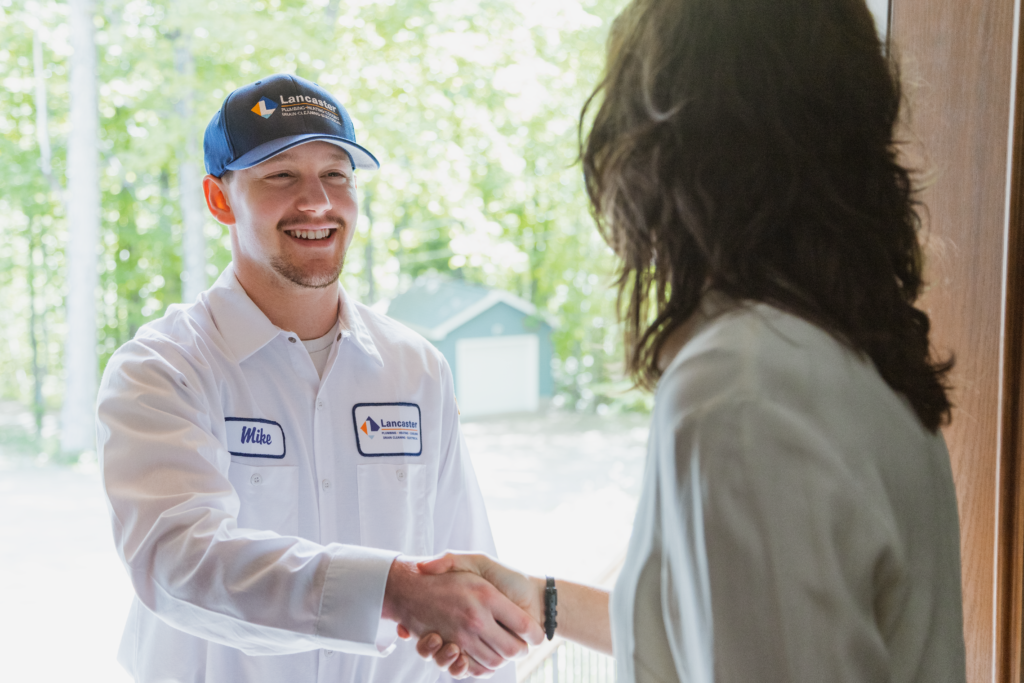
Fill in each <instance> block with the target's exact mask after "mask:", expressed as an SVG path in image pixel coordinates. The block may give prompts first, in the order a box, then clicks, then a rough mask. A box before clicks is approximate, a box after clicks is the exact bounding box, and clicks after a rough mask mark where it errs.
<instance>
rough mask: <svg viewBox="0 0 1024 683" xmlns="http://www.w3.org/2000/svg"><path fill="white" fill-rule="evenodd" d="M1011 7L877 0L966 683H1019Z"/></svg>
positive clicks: (1020, 542)
mask: <svg viewBox="0 0 1024 683" xmlns="http://www.w3.org/2000/svg"><path fill="white" fill-rule="evenodd" d="M1020 28H1021V0H890V8H889V30H888V34H887V35H888V36H889V40H890V49H891V50H892V51H893V52H894V53H895V55H896V57H897V59H898V61H899V62H900V63H901V65H902V74H903V77H904V85H905V92H906V94H907V100H908V104H909V113H910V115H909V119H908V120H907V122H906V124H905V125H906V128H905V131H906V132H908V137H909V139H910V140H911V142H912V144H911V145H910V146H911V147H914V146H915V144H916V143H920V149H918V150H911V152H910V153H909V154H908V158H909V159H911V166H913V167H915V168H917V169H918V170H923V174H922V176H921V178H922V179H923V181H924V183H923V184H924V190H923V191H922V193H921V198H922V200H923V202H924V206H925V208H924V211H923V212H922V213H923V218H924V223H925V225H924V233H923V234H924V236H925V243H926V259H927V261H926V272H925V276H926V278H927V280H928V282H929V286H930V290H929V291H928V292H927V293H926V294H925V296H924V297H923V298H922V302H921V305H922V307H923V308H924V309H925V310H926V311H927V312H928V314H929V315H930V316H931V318H932V320H933V323H934V327H933V337H932V338H933V343H934V345H935V347H936V349H937V351H938V352H939V353H940V354H945V353H948V352H953V353H954V354H955V355H956V358H957V366H958V367H957V369H955V370H954V375H953V383H954V385H956V386H955V391H954V394H953V398H954V402H955V403H956V406H957V407H956V409H955V410H954V413H953V423H952V424H951V425H950V426H949V427H948V428H947V429H946V430H945V434H946V438H947V442H948V443H949V446H950V454H951V459H952V464H953V469H954V478H955V479H956V484H957V497H958V501H959V505H960V520H961V548H962V566H963V568H964V575H963V597H964V624H965V640H966V643H967V658H968V662H967V668H968V681H970V683H983V682H984V683H990V682H992V683H1011V682H1012V683H1021V675H1022V654H1024V648H1022V638H1024V633H1022V632H1024V628H1022V621H1024V607H1022V605H1024V466H1022V453H1024V102H1022V93H1024V87H1022V82H1021V74H1022V72H1024V62H1022V61H1021V49H1020Z"/></svg>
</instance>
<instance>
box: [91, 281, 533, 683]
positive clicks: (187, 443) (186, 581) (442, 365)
mask: <svg viewBox="0 0 1024 683" xmlns="http://www.w3.org/2000/svg"><path fill="white" fill-rule="evenodd" d="M339 301H340V309H339V310H340V329H341V332H339V338H338V339H337V340H336V342H335V344H334V346H333V348H332V350H331V352H330V357H329V358H328V361H327V366H326V368H325V371H324V374H323V379H322V380H321V379H320V378H319V377H318V376H317V370H316V368H315V367H314V365H313V361H312V360H311V359H310V355H309V353H308V352H307V351H306V349H305V347H304V346H303V345H302V344H301V343H300V342H299V339H298V336H297V335H296V334H294V333H292V332H289V331H286V330H282V329H279V328H277V327H276V326H274V325H273V324H272V323H271V322H270V320H269V319H267V317H266V316H265V315H264V314H263V313H262V312H261V311H260V309H259V308H258V307H257V306H256V305H255V304H254V303H253V302H252V300H251V299H250V298H249V297H248V296H247V295H246V293H245V291H244V290H243V289H242V287H241V286H240V285H239V283H238V281H237V279H236V278H235V275H234V272H233V269H232V267H231V266H228V268H227V269H226V270H225V271H224V272H223V273H222V274H221V276H220V278H219V279H218V280H217V282H216V283H215V284H214V285H213V287H211V288H210V289H209V290H208V291H206V292H205V293H203V294H202V295H201V296H200V297H199V299H198V301H197V302H196V303H195V304H194V305H191V306H171V307H170V308H169V309H168V311H167V313H166V314H165V315H164V316H163V317H162V318H161V319H160V320H157V321H154V322H152V323H150V324H148V325H145V326H144V327H142V329H140V330H139V333H138V334H137V335H136V336H135V339H133V340H132V341H130V342H128V343H127V344H125V345H124V346H123V347H121V348H120V349H119V350H118V351H117V352H116V353H115V354H114V355H113V357H112V358H111V359H110V362H109V363H108V364H107V368H106V372H105V373H104V376H103V382H102V384H101V387H100V392H99V406H98V425H99V426H98V437H97V448H98V452H99V455H100V463H101V465H102V471H103V485H104V490H105V491H106V494H107V498H108V502H109V507H110V511H111V517H112V521H113V531H114V540H115V543H116V545H117V551H118V553H119V554H120V556H121V558H122V560H123V561H124V564H125V566H126V568H127V569H128V573H129V576H130V578H131V582H132V584H133V586H134V588H135V592H136V599H135V601H134V604H133V606H132V609H131V613H130V615H129V618H128V624H127V626H126V628H125V632H124V637H123V639H122V643H121V649H120V653H119V660H120V661H121V663H122V664H123V665H124V666H125V668H126V669H127V670H128V671H129V672H130V673H131V674H132V675H133V676H134V677H135V679H136V680H137V681H140V683H146V682H149V681H170V680H173V681H179V682H180V681H189V682H191V681H196V682H198V681H209V682H211V683H221V682H225V683H230V682H232V681H238V682H242V681H245V682H246V683H257V682H262V681H266V682H268V683H269V682H271V681H274V682H275V683H279V682H280V681H289V682H293V681H301V682H309V683H312V682H314V681H317V682H321V681H322V682H327V681H331V682H334V681H341V682H353V683H355V682H357V681H358V682H359V683H365V682H369V681H380V682H382V683H383V682H388V683H392V682H395V681H408V682H417V681H422V682H424V683H426V682H430V681H435V680H437V679H438V678H439V676H440V674H439V670H438V669H437V667H436V666H435V665H434V664H433V662H424V661H423V660H421V659H420V658H419V657H418V656H417V655H416V654H415V650H414V646H413V643H410V642H404V641H399V642H398V643H397V647H396V645H395V640H396V633H395V624H394V623H392V622H388V621H386V620H382V619H381V616H380V615H381V608H382V604H383V595H384V587H385V584H386V581H387V575H388V571H389V569H390V566H391V563H392V560H393V559H394V558H395V557H396V556H397V555H398V554H399V553H405V554H408V555H430V554H434V553H439V552H442V551H444V550H447V549H465V550H470V549H474V550H479V551H485V552H493V551H494V545H493V541H492V538H491V534H490V529H489V526H488V522H487V515H486V511H485V508H484V503H483V500H482V498H481V495H480V490H479V487H478V485H477V482H476V478H475V475H474V473H473V468H472V465H471V464H470V460H469V457H468V453H467V451H466V447H465V444H464V442H463V439H462V436H461V432H460V429H459V416H458V410H457V408H456V404H455V400H454V391H453V387H452V375H451V371H450V370H449V368H448V365H447V363H446V362H445V360H444V358H443V357H442V356H441V354H440V353H439V352H438V351H437V350H436V349H435V348H434V347H433V346H432V345H431V344H429V343H428V342H427V341H425V340H424V339H423V338H421V337H420V336H418V335H417V334H415V333H413V332H412V331H410V330H409V329H407V328H406V327H404V326H402V325H400V324H399V323H396V322H394V321H393V320H391V319H389V318H387V317H385V316H382V315H379V314H377V313H374V312H373V311H371V310H369V309H368V308H366V307H365V306H362V305H360V304H357V303H355V302H353V301H351V300H350V299H349V298H348V297H347V296H346V295H345V292H344V290H343V289H341V288H340V287H339ZM393 649H394V650H395V651H394V652H391V650H393ZM389 652H390V654H389V656H385V657H382V656H381V655H384V654H388V653H389ZM514 676H515V673H514V668H513V667H512V666H506V667H505V668H503V669H502V670H500V671H499V672H498V674H497V675H496V677H498V678H500V679H501V680H504V681H511V680H514ZM445 677H446V678H447V675H445ZM492 680H494V679H493V678H492Z"/></svg>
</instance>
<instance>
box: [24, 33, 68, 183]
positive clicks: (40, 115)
mask: <svg viewBox="0 0 1024 683" xmlns="http://www.w3.org/2000/svg"><path fill="white" fill-rule="evenodd" d="M32 71H33V75H34V76H35V86H36V142H37V143H38V144H39V168H40V170H41V171H42V172H43V176H44V177H45V178H46V182H47V183H49V184H50V189H51V190H53V193H54V194H55V195H57V197H58V199H62V198H63V194H64V191H63V189H62V188H61V186H60V183H59V182H58V181H57V178H56V176H54V175H53V166H52V165H51V163H50V160H51V158H52V157H51V153H50V112H49V106H48V105H47V103H46V79H45V78H44V76H43V41H42V38H41V37H40V36H39V28H38V27H37V28H36V30H35V34H34V35H33V36H32Z"/></svg>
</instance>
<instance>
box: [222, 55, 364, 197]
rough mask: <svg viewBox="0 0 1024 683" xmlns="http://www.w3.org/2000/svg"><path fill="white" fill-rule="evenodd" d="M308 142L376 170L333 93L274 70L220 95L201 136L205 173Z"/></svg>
mask: <svg viewBox="0 0 1024 683" xmlns="http://www.w3.org/2000/svg"><path fill="white" fill-rule="evenodd" d="M314 140H323V141H324V142H330V143H331V144H334V145H337V146H338V147H341V148H342V149H343V150H345V152H346V153H348V156H349V158H350V159H351V160H352V168H366V169H376V168H380V163H379V162H378V161H377V158H376V157H375V156H373V155H372V154H370V152H369V151H367V150H366V149H365V148H363V147H361V146H360V145H358V144H357V143H356V132H355V129H354V128H353V127H352V119H351V118H350V117H349V115H348V112H347V111H345V107H343V106H341V103H340V102H338V100H336V99H334V96H332V95H331V94H330V93H329V92H327V91H326V90H324V89H323V88H321V87H320V86H319V85H317V84H316V83H313V82H311V81H307V80H306V79H305V78H300V77H299V76H292V75H291V74H275V75H273V76H270V77H269V78H264V79H263V80H259V81H256V82H255V83H250V84H249V85H246V86H242V87H241V88H239V89H238V90H235V91H234V92H233V93H231V94H230V95H228V96H227V97H226V98H225V99H224V104H222V105H221V107H220V111H218V112H217V113H216V114H214V115H213V119H212V120H211V121H210V124H209V125H208V126H206V135H205V137H204V138H203V153H204V155H205V157H206V172H207V173H209V174H210V175H213V176H217V177H218V178H219V177H221V176H222V175H224V172H225V171H240V170H241V169H243V168H249V167H250V166H255V165H256V164H258V163H260V162H263V161H266V160H267V159H269V158H270V157H272V156H275V155H277V154H280V153H281V152H283V151H285V150H286V149H291V148H292V147H295V146H296V145H301V144H303V143H306V142H313V141H314Z"/></svg>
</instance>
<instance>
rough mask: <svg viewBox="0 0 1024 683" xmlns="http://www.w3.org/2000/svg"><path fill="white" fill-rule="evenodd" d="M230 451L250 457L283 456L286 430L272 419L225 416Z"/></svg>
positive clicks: (233, 453) (232, 453)
mask: <svg viewBox="0 0 1024 683" xmlns="http://www.w3.org/2000/svg"><path fill="white" fill-rule="evenodd" d="M224 426H225V428H226V429H227V433H228V451H230V453H231V455H244V456H246V457H250V458H278V459H280V458H283V457H284V454H285V444H284V430H283V429H281V425H279V424H278V423H276V422H274V421H272V420H259V419H256V418H247V417H225V418H224Z"/></svg>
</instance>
